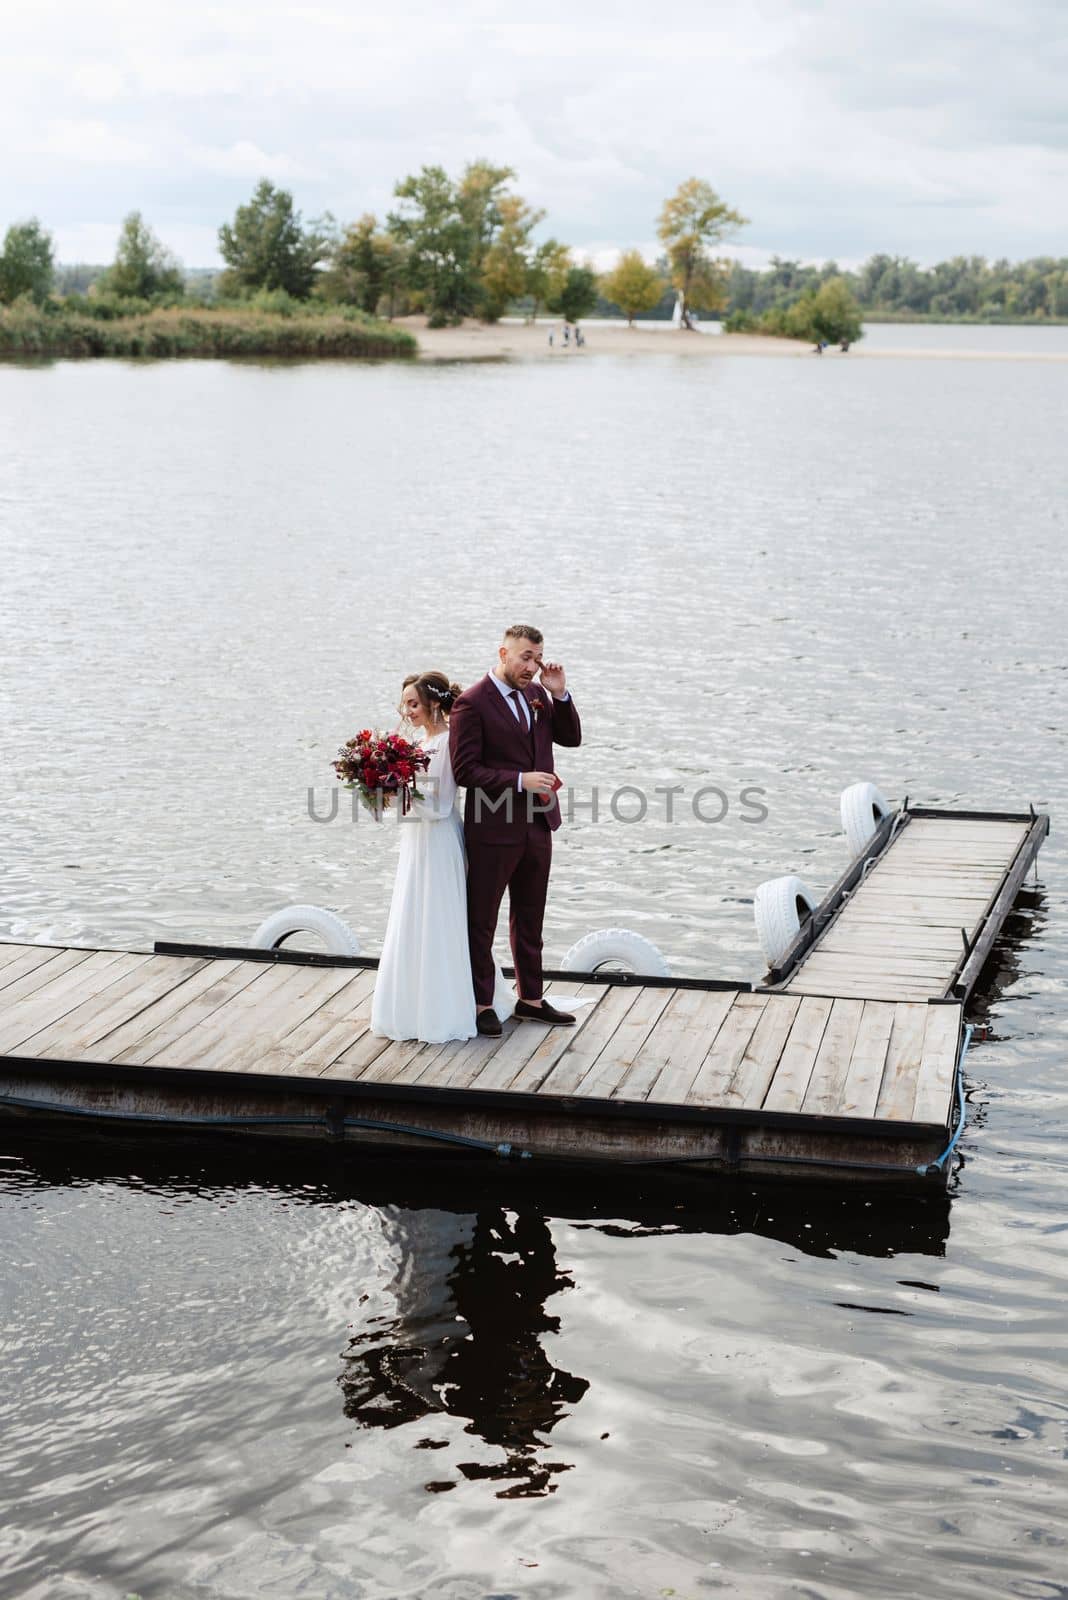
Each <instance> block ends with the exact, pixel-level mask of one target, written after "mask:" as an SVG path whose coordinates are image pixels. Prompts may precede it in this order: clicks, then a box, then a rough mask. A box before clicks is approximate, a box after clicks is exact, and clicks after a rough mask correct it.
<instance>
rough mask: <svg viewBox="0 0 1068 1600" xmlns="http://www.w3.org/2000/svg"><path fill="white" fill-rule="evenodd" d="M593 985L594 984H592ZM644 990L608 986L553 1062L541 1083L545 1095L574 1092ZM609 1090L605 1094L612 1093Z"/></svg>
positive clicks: (622, 985)
mask: <svg viewBox="0 0 1068 1600" xmlns="http://www.w3.org/2000/svg"><path fill="white" fill-rule="evenodd" d="M590 987H592V985H591V986H590ZM648 992H649V991H648V990H644V989H632V988H630V987H629V986H628V985H625V984H618V985H611V986H609V987H608V988H606V990H605V992H604V994H603V996H602V998H601V1000H600V1001H599V1002H598V1004H597V1006H596V1008H595V1014H594V1015H593V1016H592V1017H591V1018H590V1019H589V1021H588V1022H587V1024H586V1026H585V1027H584V1028H583V1030H582V1032H581V1034H580V1035H579V1037H578V1038H577V1039H573V1040H571V1041H569V1043H568V1047H567V1049H566V1050H565V1051H564V1052H563V1054H562V1055H561V1056H559V1057H558V1059H557V1060H556V1061H555V1062H554V1063H553V1065H552V1067H551V1068H550V1070H549V1071H548V1072H547V1073H546V1074H545V1076H544V1077H543V1079H542V1081H541V1083H540V1084H539V1085H538V1093H539V1094H544V1095H568V1096H570V1095H573V1094H575V1093H576V1092H577V1090H578V1086H579V1084H580V1083H581V1082H582V1080H583V1079H584V1078H585V1077H586V1075H587V1074H588V1073H589V1072H590V1071H591V1069H592V1068H593V1065H594V1063H595V1062H596V1061H597V1060H598V1058H599V1057H600V1056H601V1055H602V1053H603V1052H604V1050H605V1049H606V1048H607V1046H608V1045H609V1044H610V1043H611V1041H612V1039H613V1037H614V1035H615V1033H616V1031H617V1029H618V1028H619V1026H620V1023H621V1022H622V1021H623V1019H624V1017H625V1016H626V1015H627V1014H628V1012H629V1011H630V1010H631V1008H632V1007H633V1006H634V1004H635V1003H636V1001H637V999H638V997H639V995H642V994H646V993H648ZM609 1092H610V1089H609V1090H606V1091H605V1093H606V1094H607V1093H609Z"/></svg>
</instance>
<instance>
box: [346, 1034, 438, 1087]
mask: <svg viewBox="0 0 1068 1600" xmlns="http://www.w3.org/2000/svg"><path fill="white" fill-rule="evenodd" d="M385 1043H386V1047H385V1049H384V1050H380V1051H379V1052H378V1054H377V1055H376V1056H375V1057H374V1059H373V1060H372V1061H369V1062H368V1063H367V1065H366V1066H365V1067H364V1069H363V1071H362V1072H361V1073H360V1075H359V1078H360V1082H361V1083H393V1082H395V1081H396V1079H397V1077H398V1075H399V1074H400V1073H401V1071H402V1070H403V1069H404V1068H405V1067H406V1066H410V1065H411V1064H412V1063H413V1062H415V1061H416V1060H418V1059H419V1058H420V1057H424V1056H430V1055H434V1054H436V1053H437V1051H438V1050H439V1049H440V1045H437V1044H428V1043H427V1042H426V1041H424V1040H422V1039H387V1040H386V1042H385Z"/></svg>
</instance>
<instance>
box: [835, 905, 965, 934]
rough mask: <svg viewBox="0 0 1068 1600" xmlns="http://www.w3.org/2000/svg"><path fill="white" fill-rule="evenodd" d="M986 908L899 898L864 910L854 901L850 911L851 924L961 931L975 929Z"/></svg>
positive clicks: (866, 907)
mask: <svg viewBox="0 0 1068 1600" xmlns="http://www.w3.org/2000/svg"><path fill="white" fill-rule="evenodd" d="M985 908H986V901H985V900H967V901H961V900H932V901H927V902H924V901H912V900H904V899H901V898H897V899H895V900H893V901H892V902H891V901H889V900H880V901H876V900H870V901H868V902H867V904H865V905H863V906H862V905H861V904H860V903H859V902H858V901H855V900H854V901H851V902H850V906H849V911H850V918H851V920H853V919H855V920H856V921H857V922H874V923H882V924H886V923H890V924H895V923H896V924H900V923H901V922H903V921H904V922H910V921H912V922H916V923H918V924H919V925H920V926H921V927H930V928H957V929H960V928H968V927H974V926H975V925H976V923H978V922H979V920H980V918H981V917H982V914H983V911H984V910H985ZM842 915H843V916H844V915H845V913H844V912H843V913H842Z"/></svg>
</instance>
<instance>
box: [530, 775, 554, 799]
mask: <svg viewBox="0 0 1068 1600" xmlns="http://www.w3.org/2000/svg"><path fill="white" fill-rule="evenodd" d="M555 789H556V779H555V777H554V776H553V774H552V773H551V772H524V774H523V792H524V794H553V793H554V791H555Z"/></svg>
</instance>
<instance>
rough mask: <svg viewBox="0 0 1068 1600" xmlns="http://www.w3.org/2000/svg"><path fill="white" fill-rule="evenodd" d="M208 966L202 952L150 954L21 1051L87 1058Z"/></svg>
mask: <svg viewBox="0 0 1068 1600" xmlns="http://www.w3.org/2000/svg"><path fill="white" fill-rule="evenodd" d="M204 965H205V962H204V958H203V957H197V956H147V957H146V958H145V960H144V963H143V964H142V965H141V966H139V967H136V968H134V970H133V971H131V972H128V973H127V974H126V976H125V977H123V978H120V979H118V981H117V982H115V983H112V984H109V985H108V987H107V988H106V989H105V990H103V992H102V993H100V994H95V995H92V996H90V997H89V999H87V1000H83V1001H82V1003H81V1005H78V1006H75V1007H74V1009H73V1010H72V1011H68V1012H66V1013H65V1015H64V1016H62V1017H60V1018H59V1019H58V1020H56V1021H54V1022H51V1023H49V1024H48V1025H47V1026H46V1027H44V1028H42V1029H41V1030H40V1031H39V1032H38V1033H35V1034H34V1035H33V1036H32V1038H29V1039H27V1040H25V1041H24V1043H23V1044H22V1045H21V1047H20V1053H21V1054H23V1055H32V1056H59V1057H63V1058H64V1059H65V1060H67V1061H81V1060H85V1059H86V1054H87V1052H88V1050H89V1049H90V1048H91V1047H92V1046H93V1045H94V1044H96V1042H97V1040H98V1039H100V1038H101V1037H102V1035H104V1034H106V1033H110V1032H111V1031H112V1029H113V1028H116V1027H118V1026H119V1024H120V1023H122V1022H128V1021H129V1020H130V1018H131V1017H135V1016H138V1015H139V1014H140V1013H141V1012H142V1011H143V1010H144V1009H145V1007H146V1006H149V1005H151V1004H152V1003H153V1001H155V1000H158V999H159V998H160V997H161V996H162V995H165V994H169V993H170V992H171V991H172V990H174V989H177V988H179V987H180V985H181V984H182V983H184V982H185V980H186V978H190V977H192V975H193V973H194V972H198V971H199V970H200V969H201V968H202V967H203V966H204Z"/></svg>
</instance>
